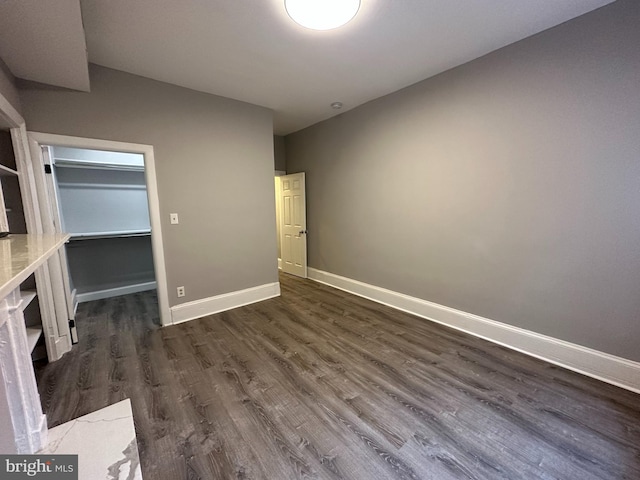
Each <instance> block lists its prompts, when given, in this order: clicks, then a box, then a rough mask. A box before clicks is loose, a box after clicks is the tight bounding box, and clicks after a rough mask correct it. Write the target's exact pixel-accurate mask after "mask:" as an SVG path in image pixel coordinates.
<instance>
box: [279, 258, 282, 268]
mask: <svg viewBox="0 0 640 480" xmlns="http://www.w3.org/2000/svg"><path fill="white" fill-rule="evenodd" d="M278 270H282V259H281V258H279V259H278Z"/></svg>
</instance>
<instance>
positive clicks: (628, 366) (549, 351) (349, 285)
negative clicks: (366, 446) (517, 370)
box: [308, 268, 640, 393]
mask: <svg viewBox="0 0 640 480" xmlns="http://www.w3.org/2000/svg"><path fill="white" fill-rule="evenodd" d="M308 274H309V278H310V279H311V280H315V281H317V282H320V283H324V284H326V285H329V286H331V287H335V288H338V289H340V290H344V291H346V292H349V293H353V294H354V295H358V296H361V297H364V298H368V299H369V300H373V301H374V302H378V303H382V304H384V305H388V306H390V307H393V308H396V309H398V310H402V311H404V312H408V313H412V314H414V315H417V316H419V317H422V318H426V319H427V320H431V321H434V322H437V323H440V324H442V325H446V326H448V327H452V328H455V329H457V330H461V331H463V332H466V333H469V334H471V335H475V336H476V337H480V338H484V339H485V340H489V341H491V342H494V343H497V344H499V345H502V346H505V347H508V348H511V349H513V350H517V351H519V352H522V353H525V354H527V355H531V356H532V357H536V358H539V359H541V360H545V361H547V362H549V363H553V364H555V365H558V366H561V367H564V368H568V369H569V370H573V371H575V372H578V373H581V374H583V375H587V376H589V377H593V378H596V379H598V380H602V381H604V382H607V383H611V384H613V385H617V386H619V387H622V388H625V389H627V390H631V391H632V392H636V393H640V363H638V362H634V361H632V360H627V359H625V358H621V357H617V356H615V355H610V354H608V353H604V352H600V351H598V350H594V349H591V348H588V347H583V346H581V345H577V344H574V343H570V342H566V341H564V340H559V339H557V338H553V337H549V336H546V335H542V334H539V333H535V332H532V331H530V330H525V329H523V328H519V327H514V326H511V325H507V324H504V323H500V322H496V321H495V320H490V319H488V318H484V317H480V316H478V315H474V314H472V313H467V312H463V311H461V310H456V309H454V308H449V307H445V306H443V305H438V304H437V303H433V302H429V301H427V300H422V299H420V298H416V297H411V296H409V295H404V294H402V293H398V292H394V291H392V290H387V289H385V288H380V287H376V286H374V285H369V284H367V283H363V282H359V281H357V280H352V279H350V278H346V277H341V276H339V275H335V274H333V273H328V272H324V271H322V270H317V269H315V268H308Z"/></svg>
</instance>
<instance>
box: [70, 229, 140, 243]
mask: <svg viewBox="0 0 640 480" xmlns="http://www.w3.org/2000/svg"><path fill="white" fill-rule="evenodd" d="M149 235H151V230H123V231H119V232H90V233H72V234H71V239H70V240H72V241H76V240H96V239H101V238H126V237H146V236H149Z"/></svg>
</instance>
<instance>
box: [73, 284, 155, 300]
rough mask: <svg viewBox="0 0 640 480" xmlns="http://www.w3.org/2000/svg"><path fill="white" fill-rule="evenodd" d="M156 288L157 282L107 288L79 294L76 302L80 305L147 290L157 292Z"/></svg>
mask: <svg viewBox="0 0 640 480" xmlns="http://www.w3.org/2000/svg"><path fill="white" fill-rule="evenodd" d="M155 288H156V282H144V283H136V284H135V285H126V286H124V287H116V288H106V289H104V290H96V291H93V292H85V293H78V294H76V300H77V302H78V303H84V302H90V301H92V300H102V299H103V298H111V297H118V296H120V295H128V294H130V293H138V292H144V291H146V290H155Z"/></svg>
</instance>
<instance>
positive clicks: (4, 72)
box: [0, 58, 22, 113]
mask: <svg viewBox="0 0 640 480" xmlns="http://www.w3.org/2000/svg"><path fill="white" fill-rule="evenodd" d="M0 94H1V95H2V96H3V97H4V98H6V99H7V100H8V102H9V103H10V104H11V105H12V106H13V108H15V109H16V110H17V111H18V112H20V113H22V112H21V110H22V108H21V105H20V97H19V95H18V89H17V88H16V86H15V78H14V76H13V74H12V73H11V70H9V67H7V65H6V63H4V62H3V61H2V59H1V58H0Z"/></svg>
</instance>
